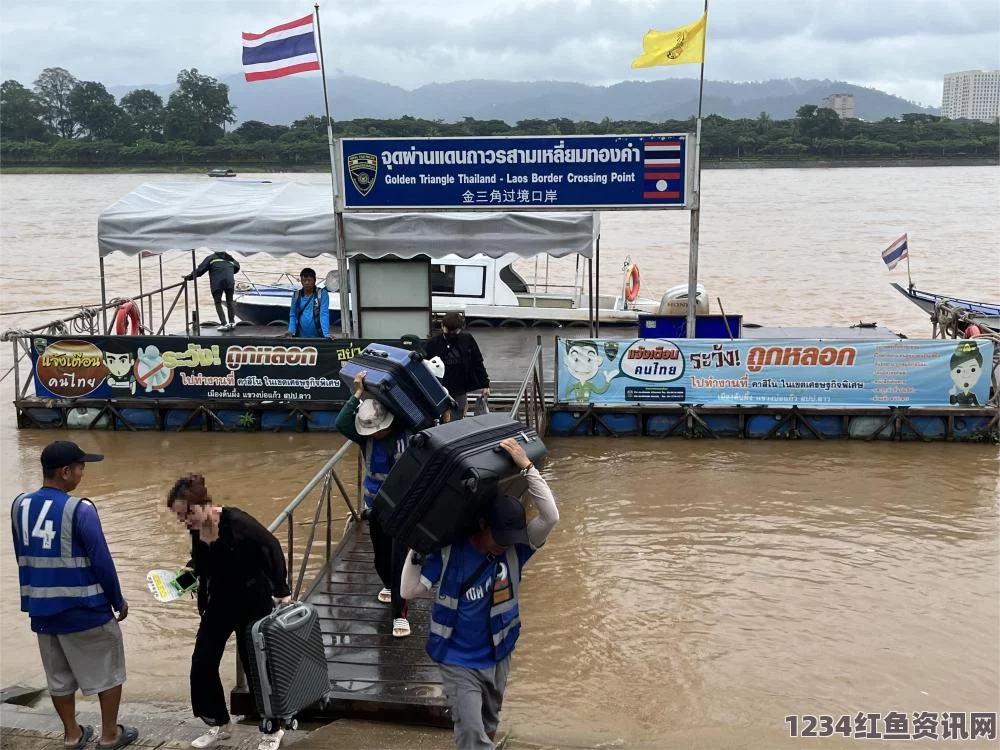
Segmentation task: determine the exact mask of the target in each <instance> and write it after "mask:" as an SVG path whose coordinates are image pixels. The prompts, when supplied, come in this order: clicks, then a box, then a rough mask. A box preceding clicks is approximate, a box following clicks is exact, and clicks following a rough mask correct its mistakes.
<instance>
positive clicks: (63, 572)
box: [10, 493, 110, 617]
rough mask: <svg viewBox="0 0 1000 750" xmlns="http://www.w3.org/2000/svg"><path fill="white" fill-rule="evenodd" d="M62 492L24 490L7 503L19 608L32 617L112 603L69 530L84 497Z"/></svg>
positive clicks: (87, 558) (80, 544)
mask: <svg viewBox="0 0 1000 750" xmlns="http://www.w3.org/2000/svg"><path fill="white" fill-rule="evenodd" d="M61 494H62V495H63V496H62V497H57V498H52V497H35V495H34V493H24V494H21V495H18V496H17V498H15V500H14V502H13V503H12V504H11V512H10V516H11V524H12V526H13V529H14V539H15V542H14V553H15V555H16V556H17V566H18V575H19V578H20V583H21V611H22V612H27V613H28V614H29V615H30V616H31V617H51V616H52V615H58V614H59V613H60V612H64V611H66V610H68V609H72V608H74V607H101V606H108V607H110V603H109V602H108V598H107V596H106V595H105V593H104V588H103V587H102V586H101V584H100V583H98V581H97V577H96V576H95V575H94V572H93V569H92V568H91V563H90V558H89V557H88V556H87V553H86V550H85V549H84V548H83V544H82V543H81V542H80V541H79V540H77V539H74V535H73V516H74V515H75V514H76V510H77V508H78V507H79V506H80V503H81V502H85V501H84V500H83V499H82V498H79V497H71V496H69V495H66V494H65V493H61ZM86 502H89V501H86Z"/></svg>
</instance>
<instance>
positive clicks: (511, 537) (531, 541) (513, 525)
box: [401, 440, 559, 750]
mask: <svg viewBox="0 0 1000 750" xmlns="http://www.w3.org/2000/svg"><path fill="white" fill-rule="evenodd" d="M500 446H501V447H502V448H503V449H504V450H506V451H507V452H508V453H509V454H510V456H511V458H512V459H513V460H514V462H515V463H516V464H517V466H518V467H519V468H520V469H521V474H522V475H523V476H524V477H525V478H526V479H527V481H528V494H529V495H530V496H531V498H532V499H533V500H534V503H535V507H536V508H537V509H538V515H537V516H536V517H535V518H534V519H532V521H531V523H526V522H525V511H524V506H523V505H522V504H521V501H520V500H518V499H517V498H515V497H510V496H500V497H497V498H495V499H494V500H493V502H492V503H491V505H490V507H489V510H488V512H487V514H486V515H487V517H486V518H484V519H483V522H482V524H481V530H480V531H479V532H477V533H476V534H475V535H473V536H472V537H470V538H468V539H464V540H462V541H461V542H458V543H455V544H452V545H449V546H447V547H444V548H443V549H441V550H439V551H437V552H434V553H433V554H431V555H428V556H427V558H426V559H425V560H421V559H420V557H419V556H418V555H416V554H411V555H410V556H409V557H408V558H407V560H406V564H405V565H404V567H403V574H402V583H401V590H402V594H403V596H405V597H406V598H408V599H410V598H413V597H415V596H421V595H424V594H427V593H429V592H433V594H434V605H433V607H432V609H431V623H430V633H429V635H428V637H427V653H428V654H430V656H431V658H432V659H434V661H436V662H438V665H439V668H440V671H441V678H442V682H443V684H444V689H445V693H446V694H447V697H448V704H449V706H450V707H451V716H452V720H453V721H454V723H455V746H456V747H458V748H460V749H461V750H467V749H468V748H475V749H476V750H488V749H489V748H492V747H493V739H494V736H495V734H496V729H497V725H498V724H499V721H500V708H501V705H502V703H503V695H504V691H505V689H506V687H507V675H508V674H509V672H510V657H511V653H512V652H513V650H514V646H515V645H516V644H517V638H518V635H520V633H521V616H520V611H519V608H518V598H519V595H520V589H521V573H522V570H523V569H524V565H525V563H527V561H528V560H529V559H530V558H531V556H532V555H533V554H534V553H535V551H536V550H537V549H538V548H539V547H541V546H542V544H544V543H545V540H546V538H547V537H548V535H549V532H550V531H551V530H552V529H553V528H554V527H555V525H556V523H557V522H558V521H559V511H558V509H557V508H556V503H555V499H554V498H553V497H552V492H551V491H550V490H549V487H548V484H547V483H546V482H545V480H544V479H542V476H541V474H539V473H538V470H537V469H536V468H535V467H534V466H533V465H532V464H531V461H530V459H529V458H528V456H527V455H526V454H525V452H524V449H523V448H521V446H520V445H519V444H518V442H517V441H516V440H504V441H503V442H501V443H500Z"/></svg>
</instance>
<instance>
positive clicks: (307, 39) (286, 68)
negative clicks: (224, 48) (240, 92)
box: [243, 15, 319, 81]
mask: <svg viewBox="0 0 1000 750" xmlns="http://www.w3.org/2000/svg"><path fill="white" fill-rule="evenodd" d="M313 29H314V23H313V17H312V16H311V15H310V16H303V17H302V18H299V19H297V20H295V21H289V22H288V23H283V24H281V25H280V26H275V27H274V28H273V29H268V30H267V31H265V32H263V33H261V34H253V33H249V32H246V31H244V32H243V75H244V76H245V77H246V79H247V80H248V81H264V80H267V79H269V78H281V77H282V76H290V75H292V74H293V73H305V72H306V71H308V70H319V55H318V54H317V52H316V38H315V36H314V34H313Z"/></svg>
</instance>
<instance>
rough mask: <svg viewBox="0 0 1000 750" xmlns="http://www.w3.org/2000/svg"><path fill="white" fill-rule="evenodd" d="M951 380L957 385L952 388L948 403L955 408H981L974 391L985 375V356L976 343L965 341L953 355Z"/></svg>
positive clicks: (950, 365)
mask: <svg viewBox="0 0 1000 750" xmlns="http://www.w3.org/2000/svg"><path fill="white" fill-rule="evenodd" d="M948 369H949V370H951V379H952V382H954V383H955V385H953V386H952V387H951V390H950V391H949V396H948V403H951V404H954V405H955V406H980V403H979V399H978V398H976V394H975V393H973V392H972V389H973V388H975V387H976V383H977V382H978V381H979V378H981V377H982V375H983V355H982V352H980V351H979V345H978V344H977V343H976V342H975V341H963V342H962V343H961V344H959V345H958V348H957V349H955V353H954V354H952V355H951V361H950V362H949V363H948Z"/></svg>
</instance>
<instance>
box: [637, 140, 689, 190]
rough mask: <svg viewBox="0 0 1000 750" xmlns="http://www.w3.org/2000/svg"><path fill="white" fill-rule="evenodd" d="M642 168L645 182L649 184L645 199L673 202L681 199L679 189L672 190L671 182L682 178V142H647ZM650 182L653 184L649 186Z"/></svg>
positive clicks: (644, 146) (644, 145)
mask: <svg viewBox="0 0 1000 750" xmlns="http://www.w3.org/2000/svg"><path fill="white" fill-rule="evenodd" d="M642 166H643V180H644V181H645V182H646V183H647V186H646V189H644V191H643V193H642V197H643V198H646V199H650V198H652V199H654V200H655V199H661V200H671V199H677V198H680V197H681V193H680V190H679V189H676V190H671V189H670V188H671V185H670V183H671V181H674V180H679V179H680V178H681V172H680V169H681V144H680V141H646V142H645V143H644V144H643V157H642ZM650 182H651V183H653V184H652V185H649V184H648V183H650ZM675 184H676V183H675ZM677 187H678V188H679V187H680V186H679V185H678V186H677ZM650 188H651V189H650Z"/></svg>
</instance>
